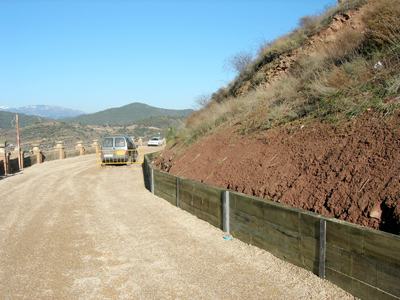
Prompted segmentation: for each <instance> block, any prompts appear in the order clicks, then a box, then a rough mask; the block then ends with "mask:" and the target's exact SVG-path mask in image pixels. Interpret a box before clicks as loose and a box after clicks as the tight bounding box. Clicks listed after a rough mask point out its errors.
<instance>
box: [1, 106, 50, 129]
mask: <svg viewBox="0 0 400 300" xmlns="http://www.w3.org/2000/svg"><path fill="white" fill-rule="evenodd" d="M14 119H15V113H12V112H7V111H0V133H1V131H2V130H6V129H10V128H13V127H15V121H14ZM50 121H52V119H49V118H43V117H39V116H28V115H25V114H18V124H19V126H20V127H24V126H29V125H32V124H36V123H45V122H50Z"/></svg>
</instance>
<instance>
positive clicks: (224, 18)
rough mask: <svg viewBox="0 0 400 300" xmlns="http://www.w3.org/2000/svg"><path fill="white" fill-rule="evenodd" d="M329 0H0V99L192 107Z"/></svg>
mask: <svg viewBox="0 0 400 300" xmlns="http://www.w3.org/2000/svg"><path fill="white" fill-rule="evenodd" d="M335 2H336V1H332V0H330V1H329V0H313V1H312V0H304V1H302V0H271V1H268V0H265V1H262V0H213V1H211V0H186V1H184V0H175V1H172V0H164V1H160V0H159V1H156V0H149V1H144V0H143V1H133V0H132V1H129V0H114V1H111V0H109V1H105V0H96V1H95V0H24V1H22V0H0V106H9V107H17V108H18V107H21V106H26V105H60V106H66V107H69V108H72V109H77V110H82V111H84V112H87V113H92V112H97V111H101V110H104V109H107V108H111V107H120V106H123V105H126V104H129V103H133V102H141V103H146V104H148V105H151V106H155V107H160V108H168V109H187V108H194V106H195V99H196V97H197V96H199V95H203V94H211V93H213V92H215V91H217V90H218V89H219V88H220V87H222V86H226V85H227V83H228V82H229V81H231V80H232V79H233V78H234V76H235V74H233V73H226V72H225V71H224V70H223V65H224V60H225V59H227V58H229V57H230V56H231V55H234V54H236V53H238V52H240V51H252V50H256V49H257V47H258V46H259V45H260V41H262V40H267V41H272V40H273V39H275V38H276V37H278V36H280V35H283V34H285V33H288V32H289V31H291V30H292V29H294V28H295V27H297V22H298V19H299V18H300V17H303V16H305V15H311V14H314V13H316V12H318V11H322V10H323V9H324V7H325V6H326V5H333V4H334V3H335Z"/></svg>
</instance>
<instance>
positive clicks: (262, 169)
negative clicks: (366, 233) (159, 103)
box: [154, 112, 400, 234]
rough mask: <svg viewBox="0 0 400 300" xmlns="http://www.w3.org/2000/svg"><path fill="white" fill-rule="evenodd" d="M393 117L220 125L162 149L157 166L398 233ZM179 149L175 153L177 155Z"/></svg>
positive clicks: (399, 164)
mask: <svg viewBox="0 0 400 300" xmlns="http://www.w3.org/2000/svg"><path fill="white" fill-rule="evenodd" d="M399 124H400V115H399V114H396V115H394V116H392V117H390V118H386V117H385V118H383V117H379V116H377V115H376V114H374V113H372V112H369V113H367V115H365V116H364V117H363V118H361V119H359V120H352V121H349V122H347V123H346V124H344V125H341V126H339V127H337V128H335V127H333V125H332V124H331V123H326V122H319V123H312V124H311V123H304V124H302V125H301V124H297V125H295V124H286V126H285V127H282V128H276V129H273V130H268V131H264V132H261V133H259V134H258V135H257V136H250V135H247V136H243V135H240V134H239V133H238V129H239V127H240V126H241V125H238V124H234V123H233V122H232V124H231V126H225V127H224V129H220V130H219V131H218V132H216V133H214V134H213V135H210V136H207V137H204V138H202V139H200V140H199V141H198V142H197V143H196V144H195V145H193V146H192V147H190V148H187V149H185V150H179V149H175V148H174V147H172V148H169V149H165V150H164V152H163V153H162V154H161V155H159V156H158V157H157V158H156V160H155V162H154V164H155V166H157V167H158V168H160V169H161V170H164V171H167V172H170V173H172V174H175V175H179V176H181V177H186V178H190V179H193V180H197V181H201V182H205V183H208V184H212V185H215V186H219V187H222V188H227V189H231V190H234V191H239V192H243V193H246V194H249V195H254V196H258V197H261V198H264V199H268V200H272V201H276V202H280V203H283V204H287V205H290V206H294V207H297V208H301V209H304V210H308V211H314V212H316V213H320V214H322V215H325V216H330V217H335V218H339V219H341V220H345V221H348V222H352V223H356V224H359V225H363V226H367V227H370V228H374V229H378V230H383V231H386V232H390V233H394V234H399V231H400V206H399V205H398V202H399V200H398V199H399V198H400V182H399V181H400V170H399V168H400V148H399V144H400V132H399V127H398V125H399ZM177 153H179V154H177Z"/></svg>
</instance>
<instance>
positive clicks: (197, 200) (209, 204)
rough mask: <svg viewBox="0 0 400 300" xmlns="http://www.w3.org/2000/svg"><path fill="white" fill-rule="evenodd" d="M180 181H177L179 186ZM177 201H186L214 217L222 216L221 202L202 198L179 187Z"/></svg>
mask: <svg viewBox="0 0 400 300" xmlns="http://www.w3.org/2000/svg"><path fill="white" fill-rule="evenodd" d="M180 186H181V182H180V183H179V187H180ZM179 203H186V204H187V205H190V206H193V207H195V208H197V209H200V210H202V211H205V212H207V213H208V214H211V215H213V216H214V217H216V218H219V219H221V218H222V207H221V204H219V203H217V202H216V201H215V199H214V201H212V199H210V198H202V197H200V196H199V195H197V194H195V193H194V194H192V193H189V192H187V191H182V190H181V189H179Z"/></svg>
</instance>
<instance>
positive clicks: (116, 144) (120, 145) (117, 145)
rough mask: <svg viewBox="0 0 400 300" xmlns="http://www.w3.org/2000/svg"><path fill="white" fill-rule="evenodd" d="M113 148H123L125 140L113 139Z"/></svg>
mask: <svg viewBox="0 0 400 300" xmlns="http://www.w3.org/2000/svg"><path fill="white" fill-rule="evenodd" d="M115 147H125V139H124V138H115Z"/></svg>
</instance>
